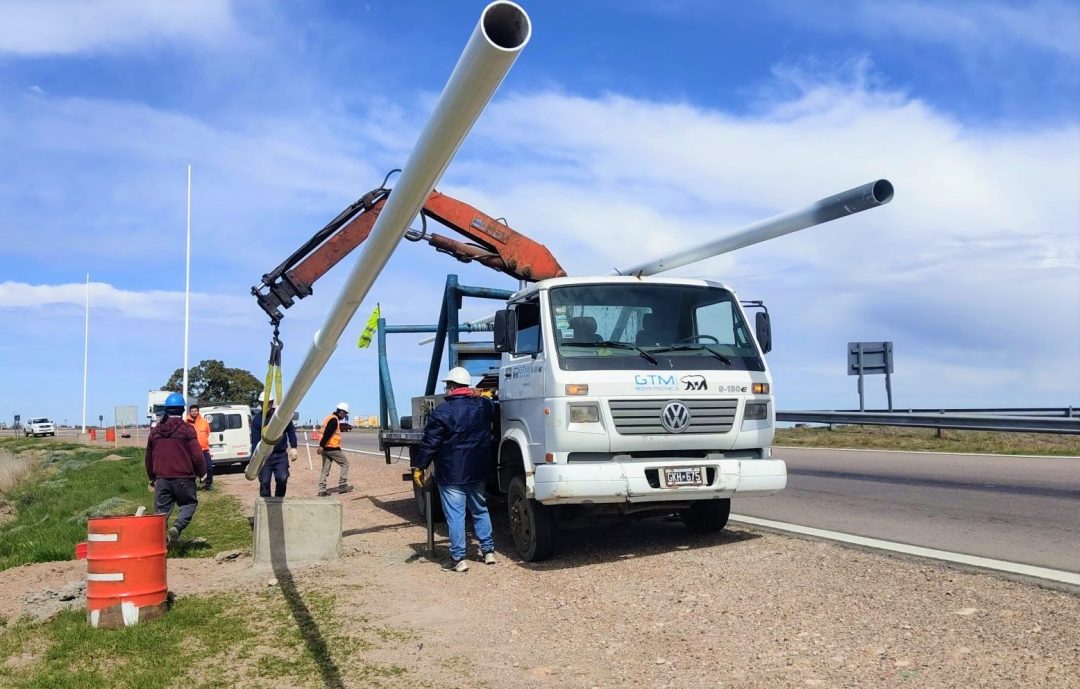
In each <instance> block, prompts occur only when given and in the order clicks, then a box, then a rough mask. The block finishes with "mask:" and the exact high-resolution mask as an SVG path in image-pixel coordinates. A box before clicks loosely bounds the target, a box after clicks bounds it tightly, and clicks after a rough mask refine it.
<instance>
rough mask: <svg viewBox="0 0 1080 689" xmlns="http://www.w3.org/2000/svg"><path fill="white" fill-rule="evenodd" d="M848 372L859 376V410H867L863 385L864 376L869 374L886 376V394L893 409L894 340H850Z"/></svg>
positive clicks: (890, 409)
mask: <svg viewBox="0 0 1080 689" xmlns="http://www.w3.org/2000/svg"><path fill="white" fill-rule="evenodd" d="M847 373H848V375H849V376H858V377H859V411H866V393H865V390H864V387H863V377H864V376H868V375H884V376H885V395H886V396H887V397H888V400H889V411H892V410H893V406H892V373H893V343H892V342H848V346H847Z"/></svg>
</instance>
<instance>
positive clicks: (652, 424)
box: [608, 399, 739, 435]
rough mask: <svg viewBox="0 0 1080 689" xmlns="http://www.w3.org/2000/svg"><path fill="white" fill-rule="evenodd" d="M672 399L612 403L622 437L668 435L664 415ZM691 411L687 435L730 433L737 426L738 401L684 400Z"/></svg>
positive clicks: (610, 402) (610, 404)
mask: <svg viewBox="0 0 1080 689" xmlns="http://www.w3.org/2000/svg"><path fill="white" fill-rule="evenodd" d="M671 401H672V400H670V399H663V400H610V401H609V402H608V407H609V408H610V409H611V416H612V417H613V418H614V419H615V430H616V432H618V433H619V434H620V435H653V434H657V435H667V434H668V431H667V430H666V429H665V428H664V426H663V425H662V424H661V423H660V414H661V412H662V411H663V409H664V406H665V405H667V403H668V402H671ZM679 401H680V402H682V403H683V404H685V405H686V408H687V409H689V410H690V425H689V427H688V428H687V429H686V430H685V431H684V432H683V433H684V434H685V433H727V432H728V431H730V430H731V427H732V425H733V424H734V423H735V411H736V410H737V409H738V406H739V400H737V399H683V400H679Z"/></svg>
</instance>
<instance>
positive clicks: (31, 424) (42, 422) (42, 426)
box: [25, 416, 56, 438]
mask: <svg viewBox="0 0 1080 689" xmlns="http://www.w3.org/2000/svg"><path fill="white" fill-rule="evenodd" d="M25 433H26V435H28V436H33V437H35V438H36V437H38V436H40V435H51V436H53V437H55V436H56V424H54V423H53V422H52V421H49V420H48V419H46V418H45V417H44V416H41V417H38V418H36V419H30V420H29V421H27V422H26V426H25Z"/></svg>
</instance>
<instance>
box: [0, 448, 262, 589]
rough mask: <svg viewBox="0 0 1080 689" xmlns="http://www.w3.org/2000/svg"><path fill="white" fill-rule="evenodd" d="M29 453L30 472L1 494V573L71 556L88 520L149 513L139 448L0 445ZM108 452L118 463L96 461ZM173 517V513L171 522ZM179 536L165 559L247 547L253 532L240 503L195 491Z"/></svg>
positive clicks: (150, 500)
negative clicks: (192, 509)
mask: <svg viewBox="0 0 1080 689" xmlns="http://www.w3.org/2000/svg"><path fill="white" fill-rule="evenodd" d="M27 449H33V450H34V451H35V452H34V455H33V456H34V458H35V463H34V468H33V470H32V471H31V473H30V475H29V476H26V477H24V478H23V479H22V481H21V482H20V483H19V484H18V485H17V486H15V487H14V488H12V489H10V490H8V491H7V492H6V493H5V494H4V495H3V496H2V499H3V502H4V503H5V504H6V505H7V506H8V509H9V510H10V511H11V514H10V515H9V516H8V518H7V520H6V521H5V522H4V523H3V524H2V525H0V570H4V569H9V568H11V567H16V566H18V565H23V564H28V563H31V562H50V561H56V560H70V559H72V557H74V552H75V544H77V543H79V542H81V541H85V540H86V520H87V519H88V518H90V517H93V516H105V515H108V514H132V513H134V511H135V509H137V508H138V507H139V506H143V507H146V509H147V511H148V512H153V507H154V504H153V503H154V496H153V494H152V493H150V492H148V491H147V489H146V484H147V481H146V473H145V470H144V468H143V450H142V449H141V448H131V447H128V448H119V449H114V448H104V449H99V448H89V447H86V446H84V445H73V444H70V443H48V444H47V445H43V444H41V443H40V442H35V441H33V440H31V439H17V440H16V439H8V440H0V451H4V450H6V451H8V452H13V453H16V456H25V455H20V454H18V453H20V451H23V452H25V451H26V450H27ZM108 455H119V456H121V457H122V458H123V459H121V460H119V461H108V462H103V461H100V460H101V459H102V458H103V457H106V456H108ZM176 514H177V510H174V511H173V517H174V518H175V516H176ZM183 538H184V540H183V541H181V543H180V544H179V546H177V547H174V548H173V550H172V552H171V553H170V554H171V555H174V556H178V557H209V556H212V555H214V554H215V553H217V552H219V551H221V550H229V549H234V548H240V547H243V546H245V545H247V544H248V543H249V542H250V539H251V528H250V526H249V525H248V522H247V520H246V519H245V518H244V516H243V510H242V506H241V505H240V502H239V501H238V500H236V499H235V498H233V497H231V496H228V495H222V494H221V493H215V492H212V493H200V495H199V508H198V510H197V511H196V513H195V518H194V520H193V521H192V523H191V526H190V527H189V528H188V529H186V530H185V531H184V536H183ZM200 539H201V540H200Z"/></svg>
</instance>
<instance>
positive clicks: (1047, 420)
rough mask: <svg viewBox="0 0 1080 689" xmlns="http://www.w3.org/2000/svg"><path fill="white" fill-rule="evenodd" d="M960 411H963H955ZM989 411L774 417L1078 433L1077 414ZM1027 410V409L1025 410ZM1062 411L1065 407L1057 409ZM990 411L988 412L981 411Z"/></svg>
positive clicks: (782, 414)
mask: <svg viewBox="0 0 1080 689" xmlns="http://www.w3.org/2000/svg"><path fill="white" fill-rule="evenodd" d="M960 411H963V412H964V413H957V412H960ZM1011 411H1013V412H1014V413H1013V414H1008V415H1006V414H1001V413H993V412H992V411H991V410H974V409H968V410H933V411H931V410H913V411H908V412H905V411H893V412H888V411H868V412H859V411H778V412H776V420H777V421H786V422H801V423H822V424H834V423H837V424H853V425H860V426H908V427H912V428H949V429H960V430H974V431H1004V432H1022V433H1062V434H1065V435H1080V416H1072V415H1071V412H1070V416H1068V417H1066V416H1064V414H1062V415H1061V416H1043V415H1037V414H1031V413H1028V414H1023V413H1020V411H1019V410H1011ZM1028 411H1029V412H1030V411H1031V410H1028ZM1060 411H1062V412H1064V411H1065V410H1064V409H1062V410H1060ZM983 412H990V413H983Z"/></svg>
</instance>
